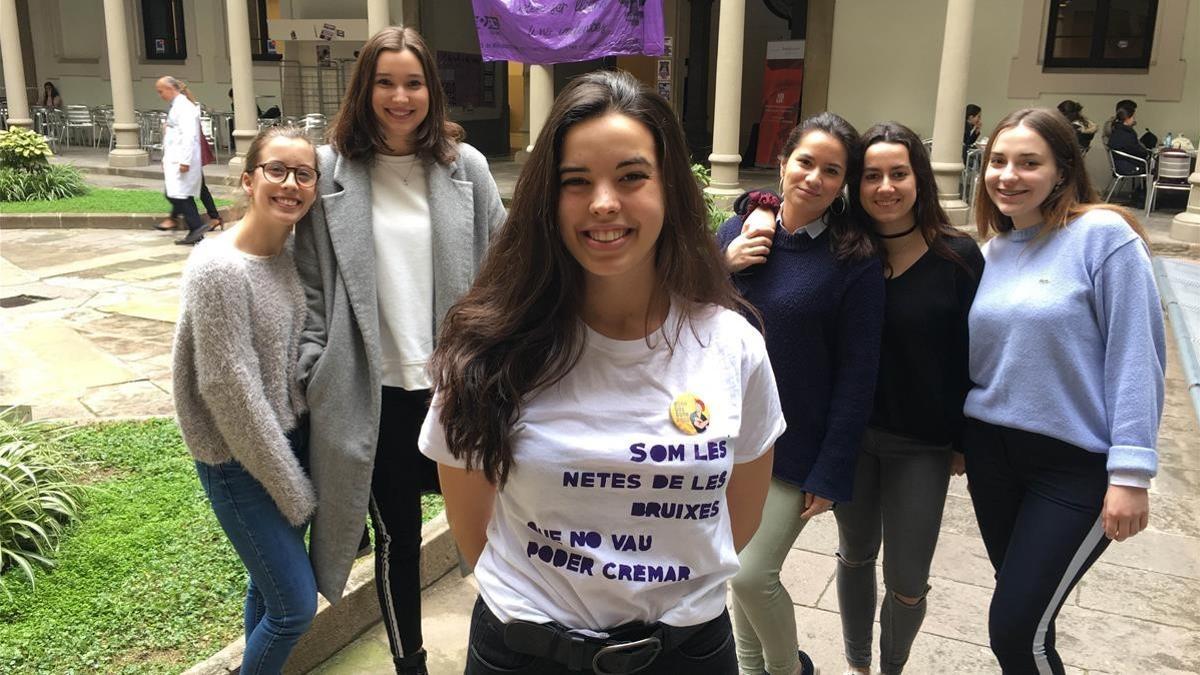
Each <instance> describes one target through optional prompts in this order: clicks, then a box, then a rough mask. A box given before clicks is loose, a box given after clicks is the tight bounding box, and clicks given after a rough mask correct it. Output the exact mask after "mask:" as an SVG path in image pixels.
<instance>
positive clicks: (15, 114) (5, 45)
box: [0, 0, 33, 129]
mask: <svg viewBox="0 0 1200 675" xmlns="http://www.w3.org/2000/svg"><path fill="white" fill-rule="evenodd" d="M0 54H3V55H4V91H5V93H6V94H7V95H8V125H9V126H10V127H25V128H26V129H31V128H33V119H32V118H30V117H29V97H28V95H27V94H26V93H25V63H24V61H23V59H22V58H21V29H20V27H18V26H17V0H0Z"/></svg>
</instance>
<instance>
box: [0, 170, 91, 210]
mask: <svg viewBox="0 0 1200 675" xmlns="http://www.w3.org/2000/svg"><path fill="white" fill-rule="evenodd" d="M87 191H88V186H87V183H85V182H84V181H83V176H82V175H81V174H80V173H79V170H78V169H76V168H75V167H73V166H68V165H66V164H49V165H47V166H45V167H43V168H41V169H35V170H33V171H26V170H24V169H19V168H16V167H10V166H7V165H5V166H2V167H0V202H32V201H41V200H52V199H66V198H68V197H76V196H78V195H82V194H86V193H87Z"/></svg>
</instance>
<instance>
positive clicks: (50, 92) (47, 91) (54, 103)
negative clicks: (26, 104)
mask: <svg viewBox="0 0 1200 675" xmlns="http://www.w3.org/2000/svg"><path fill="white" fill-rule="evenodd" d="M37 105H40V106H42V107H43V108H61V107H63V101H62V95H61V94H59V93H58V87H55V86H54V84H53V83H52V82H50V81H49V80H47V81H46V83H45V84H43V85H42V95H41V96H39V97H38V101H37Z"/></svg>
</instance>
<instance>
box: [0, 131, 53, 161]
mask: <svg viewBox="0 0 1200 675" xmlns="http://www.w3.org/2000/svg"><path fill="white" fill-rule="evenodd" d="M52 154H53V153H51V152H50V144H49V143H47V142H46V138H45V137H44V136H42V135H41V134H39V133H36V132H33V131H30V130H28V129H22V128H21V127H12V128H11V129H8V130H7V131H0V166H8V167H15V168H17V169H24V170H26V171H34V170H37V169H44V168H45V167H47V166H48V165H49V164H50V159H49V158H50V156H51V155H52Z"/></svg>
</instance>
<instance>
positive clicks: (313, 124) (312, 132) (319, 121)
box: [301, 113, 327, 145]
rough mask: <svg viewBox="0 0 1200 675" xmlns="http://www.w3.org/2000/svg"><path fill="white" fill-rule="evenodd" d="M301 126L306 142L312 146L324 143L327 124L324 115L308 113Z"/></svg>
mask: <svg viewBox="0 0 1200 675" xmlns="http://www.w3.org/2000/svg"><path fill="white" fill-rule="evenodd" d="M301 124H302V125H303V126H304V132H305V134H307V135H308V140H309V141H311V142H312V144H313V145H320V144H322V143H324V142H325V128H326V126H327V122H326V119H325V116H324V115H322V114H321V113H309V114H307V115H305V116H304V119H303V120H302V121H301Z"/></svg>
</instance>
